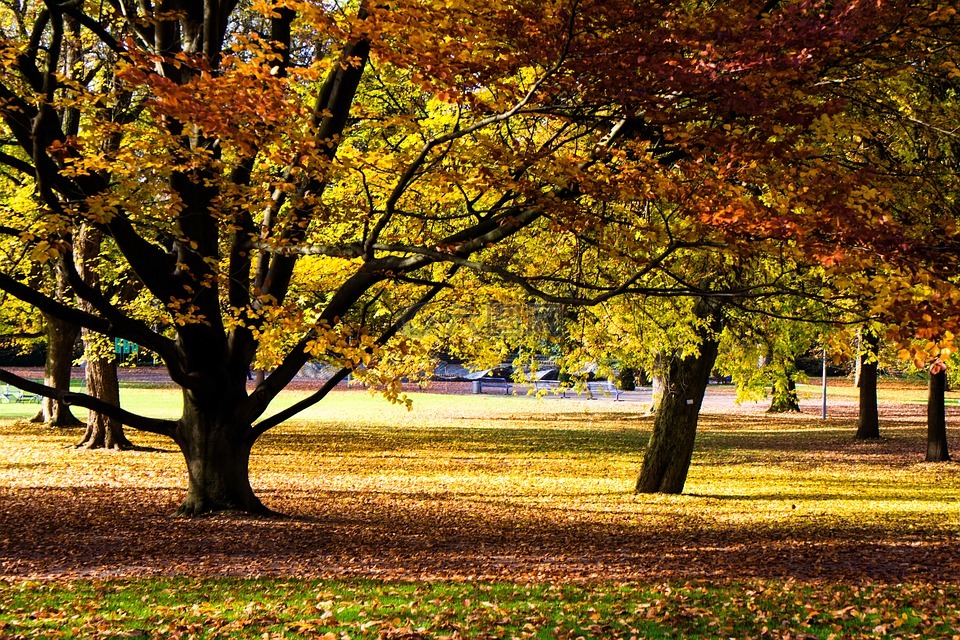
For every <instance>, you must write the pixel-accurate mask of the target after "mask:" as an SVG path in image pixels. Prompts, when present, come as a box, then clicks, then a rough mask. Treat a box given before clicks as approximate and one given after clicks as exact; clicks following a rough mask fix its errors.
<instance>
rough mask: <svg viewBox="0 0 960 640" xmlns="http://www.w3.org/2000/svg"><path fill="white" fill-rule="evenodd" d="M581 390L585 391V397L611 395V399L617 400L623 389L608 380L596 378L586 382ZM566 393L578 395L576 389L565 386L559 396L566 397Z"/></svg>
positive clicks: (593, 397) (592, 397)
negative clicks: (593, 380)
mask: <svg viewBox="0 0 960 640" xmlns="http://www.w3.org/2000/svg"><path fill="white" fill-rule="evenodd" d="M583 391H586V392H587V397H588V398H591V399H595V398H597V397H598V396H613V399H614V400H615V401H616V400H619V399H620V394H621V393H623V391H621V390H620V389H618V388H617V385H615V384H614V383H612V382H610V381H609V380H597V381H595V382H588V383H587V384H586V388H585V389H583ZM567 393H570V394H574V395H579V392H578V391H577V389H575V388H573V389H571V388H567V389H563V390H562V391H561V392H560V397H561V398H566V397H567Z"/></svg>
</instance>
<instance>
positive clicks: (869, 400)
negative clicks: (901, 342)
mask: <svg viewBox="0 0 960 640" xmlns="http://www.w3.org/2000/svg"><path fill="white" fill-rule="evenodd" d="M879 348H880V336H878V335H877V334H876V333H875V332H873V331H871V330H869V329H865V330H864V332H863V349H862V351H863V353H862V354H861V355H860V414H859V417H858V418H857V435H856V438H857V439H858V440H875V439H878V438H879V437H880V415H879V411H878V409H877V369H878V365H879V363H878V361H877V353H878V352H879Z"/></svg>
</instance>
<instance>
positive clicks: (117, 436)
mask: <svg viewBox="0 0 960 640" xmlns="http://www.w3.org/2000/svg"><path fill="white" fill-rule="evenodd" d="M91 337H92V336H91ZM87 354H88V355H87V393H88V394H90V395H92V396H94V397H96V398H100V399H101V400H106V401H107V402H110V403H113V404H116V405H118V406H119V405H120V383H119V380H118V379H117V363H116V361H115V360H113V358H104V357H98V356H97V355H96V346H95V345H94V344H91V345H90V348H88V349H87ZM77 446H78V447H83V448H85V449H118V450H126V449H132V448H133V444H132V443H131V442H130V441H129V440H127V437H126V436H125V435H124V433H123V425H122V424H121V423H120V421H119V420H115V419H113V418H108V417H107V416H105V415H103V414H100V413H97V412H95V411H89V412H87V431H86V433H85V434H84V436H83V440H81V441H80V442H79V443H77Z"/></svg>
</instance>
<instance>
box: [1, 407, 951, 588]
mask: <svg viewBox="0 0 960 640" xmlns="http://www.w3.org/2000/svg"><path fill="white" fill-rule="evenodd" d="M171 393H172V392H171ZM724 394H726V395H725V396H724ZM721 395H722V396H724V397H727V399H728V401H725V402H720V401H719V400H716V399H715V401H714V403H713V404H711V403H710V402H708V403H707V409H706V411H707V413H705V415H704V416H703V420H702V423H701V424H702V428H701V432H700V436H699V439H698V443H697V452H696V454H695V456H694V461H693V466H692V468H691V471H690V476H689V478H688V482H687V486H686V491H685V494H684V495H682V496H646V495H644V496H640V495H636V494H634V493H633V490H632V489H633V483H634V481H635V477H636V474H637V472H638V469H639V464H640V460H641V456H642V452H643V448H644V446H645V443H646V440H647V438H648V436H649V430H650V428H651V420H650V418H648V417H646V416H645V415H644V414H643V411H642V409H643V407H641V406H639V405H637V404H631V403H624V402H613V401H612V400H597V401H586V400H574V401H562V400H556V399H548V400H536V399H530V398H498V397H491V396H483V397H472V396H467V397H450V396H436V395H423V396H418V397H417V398H416V399H415V404H414V410H413V411H411V412H407V411H406V410H404V409H402V408H399V407H396V406H392V405H389V404H386V403H384V402H383V401H381V400H379V399H375V398H371V397H369V396H367V395H365V394H362V393H343V394H337V395H335V396H334V397H332V398H330V400H329V401H328V402H325V403H324V404H323V405H322V406H321V407H319V408H317V409H316V410H315V411H313V412H311V414H310V415H308V416H307V419H305V420H302V421H299V422H293V423H290V424H287V425H284V426H282V427H280V428H278V429H276V430H275V431H273V432H270V433H269V434H268V435H267V436H265V437H264V438H263V439H262V441H261V442H260V443H259V444H258V446H257V448H256V449H255V455H254V459H253V462H252V478H253V483H254V486H255V489H256V490H257V492H258V493H259V494H260V496H261V497H262V498H263V500H264V502H265V503H266V504H267V505H268V506H270V507H271V508H273V509H275V510H277V511H280V512H283V513H285V514H287V515H289V516H291V518H290V519H268V520H258V519H249V518H240V517H235V516H224V517H213V518H201V519H196V520H181V519H174V518H170V517H169V516H168V514H169V513H171V512H172V511H173V510H174V509H175V508H176V506H177V503H178V501H179V500H180V499H181V498H182V495H183V492H184V488H185V484H186V479H185V471H184V465H183V460H182V457H181V456H180V454H179V452H177V451H176V448H175V447H174V446H173V445H172V443H169V442H164V441H162V440H160V439H154V438H152V437H147V436H142V435H139V434H137V435H135V436H134V438H135V439H136V440H137V443H138V444H141V445H148V446H151V447H155V448H158V449H161V451H155V452H143V451H139V452H127V453H103V452H89V451H83V450H75V449H72V448H70V446H69V445H70V444H71V443H72V442H73V441H74V440H76V439H77V437H78V433H77V432H60V431H52V430H50V429H46V428H42V427H37V426H34V425H28V424H25V423H23V422H18V423H14V422H11V421H5V422H0V433H2V437H0V573H2V574H3V575H5V576H8V577H32V578H44V577H69V576H101V577H105V576H119V575H122V576H136V575H190V576H205V575H238V576H257V575H275V576H305V577H342V576H362V577H378V578H402V579H436V578H441V579H464V578H470V579H480V578H488V579H509V580H521V581H526V580H535V581H541V580H550V581H593V580H598V579H604V580H647V581H648V580H667V579H669V580H687V579H711V580H737V579H771V578H787V577H792V578H797V579H802V580H873V581H882V582H886V583H893V582H909V581H923V582H930V581H933V582H957V581H960V544H958V543H960V501H958V497H960V473H958V471H960V466H958V465H957V464H956V463H946V464H936V465H934V464H926V463H923V462H922V460H923V451H924V427H923V424H922V419H921V418H919V417H918V416H916V415H914V413H915V412H914V411H913V409H910V408H907V410H906V411H904V410H903V409H902V407H901V406H900V405H885V406H884V409H883V413H884V415H885V416H887V417H891V416H893V414H894V413H897V414H898V415H899V417H900V418H901V419H898V420H895V421H894V420H887V421H886V422H885V425H886V426H882V430H883V433H884V438H883V439H882V440H881V441H879V442H869V443H858V442H854V441H853V440H852V437H851V436H852V433H853V425H852V422H851V421H850V420H848V419H841V418H832V419H828V420H827V421H821V420H819V418H818V416H817V415H813V414H812V413H807V414H804V415H800V416H785V417H777V416H768V415H766V414H764V413H763V412H762V410H760V409H758V408H757V407H756V406H753V407H751V406H747V407H742V408H739V409H738V408H736V407H735V406H734V405H733V404H732V402H729V393H728V392H723V393H722V394H721ZM805 404H809V402H806V403H805ZM718 406H719V407H720V409H719V410H718V409H717V407H718ZM951 411H955V410H953V409H951ZM950 417H951V418H952V419H955V417H956V416H954V415H952V414H951V416H950ZM951 446H952V448H953V449H954V450H955V451H960V442H958V440H957V438H953V439H952V440H951Z"/></svg>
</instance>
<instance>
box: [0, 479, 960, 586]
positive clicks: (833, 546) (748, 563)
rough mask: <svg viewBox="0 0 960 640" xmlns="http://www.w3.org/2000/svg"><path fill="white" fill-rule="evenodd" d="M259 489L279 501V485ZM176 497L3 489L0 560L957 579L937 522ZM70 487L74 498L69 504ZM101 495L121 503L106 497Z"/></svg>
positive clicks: (355, 497) (420, 573) (228, 570)
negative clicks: (497, 512) (221, 507)
mask: <svg viewBox="0 0 960 640" xmlns="http://www.w3.org/2000/svg"><path fill="white" fill-rule="evenodd" d="M264 495H265V497H266V498H267V499H268V500H269V501H270V502H271V503H274V504H276V503H277V502H279V506H281V507H283V506H284V502H283V497H282V496H277V495H271V494H270V492H264ZM179 497H180V489H175V488H169V489H158V490H153V491H134V490H125V489H107V488H103V487H100V488H84V489H79V488H72V489H55V490H40V491H31V492H30V499H29V500H26V501H23V500H21V499H19V498H18V495H17V492H15V491H10V490H3V491H0V505H2V511H0V573H2V574H3V575H4V576H7V577H27V576H32V577H41V576H48V577H74V576H77V577H92V576H97V577H116V576H121V575H122V576H135V575H159V574H162V575H178V574H184V575H200V576H206V575H239V576H251V575H275V576H302V577H335V576H364V577H382V578H401V579H403V578H406V579H432V578H438V579H439V578H443V579H457V578H461V579H462V578H468V577H472V578H485V579H511V580H527V579H529V580H544V581H547V580H550V581H554V580H561V581H562V580H594V579H600V578H602V579H604V580H663V579H671V580H674V579H675V580H683V579H704V578H714V579H716V578H723V579H737V578H748V577H757V578H790V577H792V578H797V579H800V580H821V579H822V580H873V581H882V582H901V581H903V582H907V581H916V580H923V581H924V582H927V581H934V582H956V581H958V580H960V545H958V542H960V539H958V537H957V535H956V534H955V533H949V532H943V531H934V530H929V531H923V530H918V531H915V532H913V533H912V534H911V535H910V536H909V537H903V536H901V537H896V538H894V537H891V536H890V535H889V534H888V533H887V532H885V531H883V530H882V529H879V528H871V527H853V526H849V527H846V528H834V529H830V530H827V531H823V530H822V529H819V528H817V529H814V528H811V530H810V532H809V535H807V533H806V532H805V531H804V530H803V529H801V530H799V531H797V530H793V531H792V532H791V533H790V534H788V535H785V532H783V531H778V530H777V529H767V530H763V529H759V530H758V529H757V528H751V529H749V530H748V529H744V528H730V529H720V530H718V529H717V528H716V527H712V528H711V530H710V532H709V533H705V532H704V530H703V529H702V528H701V527H699V526H698V523H697V522H687V523H678V524H677V526H675V527H672V526H671V527H662V528H656V529H650V528H641V527H634V526H629V525H605V524H598V523H591V522H586V521H584V520H583V519H579V520H577V521H572V522H570V523H569V524H562V525H561V524H557V523H556V522H555V521H550V520H547V519H538V518H536V515H537V512H536V510H525V511H523V512H521V513H516V512H512V511H511V510H509V509H505V510H504V513H503V517H502V518H498V519H496V520H490V519H484V518H481V517H477V516H476V515H475V511H474V510H473V509H472V501H471V499H470V497H468V496H462V495H455V494H453V495H451V494H445V495H444V494H437V495H423V496H419V497H416V498H412V497H411V496H409V495H403V494H397V495H396V496H386V499H384V498H385V497H384V496H383V495H382V494H380V495H378V496H376V497H377V498H378V499H377V500H371V496H370V495H369V494H368V493H367V492H363V491H356V492H354V491H348V492H340V493H333V492H331V493H324V494H322V495H316V496H312V497H310V498H306V497H305V496H296V495H294V496H288V499H293V500H304V499H309V500H310V501H311V502H312V503H313V504H315V505H316V511H314V512H311V513H308V514H303V516H301V517H299V518H294V519H269V518H254V517H249V516H247V517H242V516H217V517H209V518H199V519H193V520H183V519H176V518H171V517H169V516H168V515H167V514H168V513H170V511H171V510H172V509H173V508H175V506H176V504H177V500H178V499H179ZM394 498H395V499H394ZM64 502H69V503H70V504H71V505H72V508H71V510H69V511H64V510H62V508H61V507H62V504H63V503H64ZM104 504H111V505H113V506H114V508H113V509H109V510H105V509H103V505H104ZM301 504H302V503H301ZM286 506H289V505H286ZM547 509H548V507H547ZM133 513H136V514H138V515H136V516H132V515H131V514H133ZM587 517H590V514H583V516H581V518H587ZM81 533H82V535H81Z"/></svg>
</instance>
